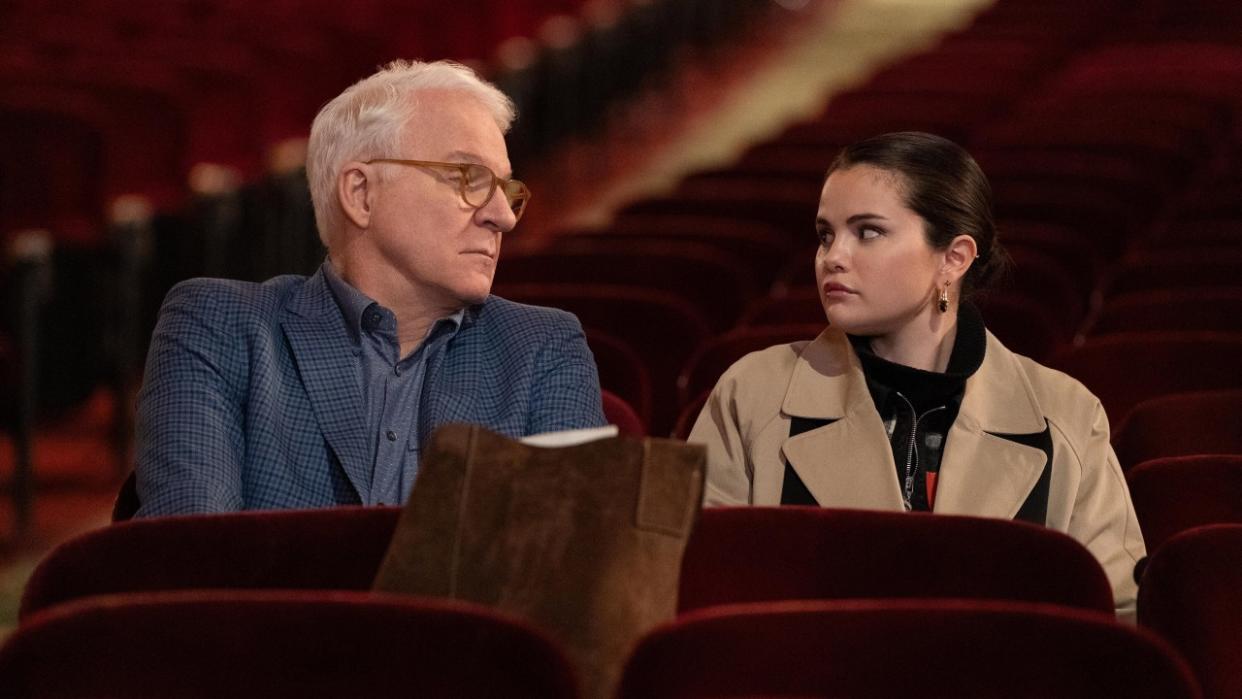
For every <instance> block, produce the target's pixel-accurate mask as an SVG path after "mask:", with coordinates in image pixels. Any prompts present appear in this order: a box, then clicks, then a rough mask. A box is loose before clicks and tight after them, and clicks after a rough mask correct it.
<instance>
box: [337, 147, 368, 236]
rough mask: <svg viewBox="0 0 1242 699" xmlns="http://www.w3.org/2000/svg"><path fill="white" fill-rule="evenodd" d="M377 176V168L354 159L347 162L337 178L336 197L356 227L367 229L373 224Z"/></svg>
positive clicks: (342, 209)
mask: <svg viewBox="0 0 1242 699" xmlns="http://www.w3.org/2000/svg"><path fill="white" fill-rule="evenodd" d="M376 177H377V173H376V170H375V168H373V167H371V166H370V165H367V164H366V163H360V162H357V161H353V162H348V163H345V167H343V168H341V174H340V175H338V176H337V178H336V198H337V201H338V202H340V204H341V212H342V213H344V214H345V218H346V219H348V220H349V222H350V223H352V224H353V225H354V227H356V228H361V229H366V228H367V227H369V226H370V225H371V207H372V204H373V203H374V199H375V185H376Z"/></svg>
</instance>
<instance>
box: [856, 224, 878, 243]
mask: <svg viewBox="0 0 1242 699" xmlns="http://www.w3.org/2000/svg"><path fill="white" fill-rule="evenodd" d="M882 232H883V231H881V230H880V229H879V228H872V227H871V226H864V227H863V228H860V229H858V237H859V238H861V239H863V240H873V239H875V238H879V237H880V234H881V233H882Z"/></svg>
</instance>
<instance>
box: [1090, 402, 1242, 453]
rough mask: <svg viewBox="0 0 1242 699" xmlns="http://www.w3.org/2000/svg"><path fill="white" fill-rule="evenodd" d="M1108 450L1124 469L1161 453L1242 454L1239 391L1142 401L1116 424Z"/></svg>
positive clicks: (1241, 409) (1241, 405)
mask: <svg viewBox="0 0 1242 699" xmlns="http://www.w3.org/2000/svg"><path fill="white" fill-rule="evenodd" d="M1113 448H1114V449H1115V450H1116V452H1117V458H1118V459H1119V460H1120V461H1121V466H1122V468H1126V469H1128V468H1130V467H1132V466H1135V465H1137V464H1139V463H1141V462H1143V461H1147V460H1149V459H1155V458H1159V457H1165V456H1189V455H1191V454H1242V390H1237V389H1235V390H1226V391H1193V392H1190V393H1174V394H1171V395H1167V396H1159V397H1157V398H1150V399H1148V400H1145V401H1143V402H1142V403H1139V404H1138V405H1136V406H1134V409H1133V410H1131V411H1130V413H1129V414H1128V415H1126V417H1125V418H1123V419H1122V420H1121V423H1120V424H1119V425H1117V428H1116V431H1115V432H1114V433H1113Z"/></svg>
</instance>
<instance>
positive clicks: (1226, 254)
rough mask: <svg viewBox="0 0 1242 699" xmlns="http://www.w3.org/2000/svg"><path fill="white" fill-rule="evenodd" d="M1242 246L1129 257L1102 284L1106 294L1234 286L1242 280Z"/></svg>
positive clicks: (1163, 252) (1153, 253)
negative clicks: (1239, 275) (1241, 276)
mask: <svg viewBox="0 0 1242 699" xmlns="http://www.w3.org/2000/svg"><path fill="white" fill-rule="evenodd" d="M1239 269H1242V249H1239V248H1237V247H1220V248H1215V249H1213V248H1195V249H1191V250H1172V251H1160V252H1152V253H1142V254H1136V255H1134V256H1132V257H1129V258H1127V259H1126V260H1125V261H1124V262H1123V263H1122V264H1121V265H1119V266H1118V267H1117V269H1115V270H1114V271H1113V273H1112V274H1111V275H1109V277H1108V278H1107V279H1105V280H1104V281H1103V282H1102V284H1101V286H1102V288H1103V291H1104V294H1105V296H1116V295H1118V294H1122V293H1128V292H1137V291H1156V290H1160V289H1203V288H1222V287H1223V288H1231V287H1237V286H1239V285H1240V284H1242V282H1240V281H1239V278H1238V270H1239Z"/></svg>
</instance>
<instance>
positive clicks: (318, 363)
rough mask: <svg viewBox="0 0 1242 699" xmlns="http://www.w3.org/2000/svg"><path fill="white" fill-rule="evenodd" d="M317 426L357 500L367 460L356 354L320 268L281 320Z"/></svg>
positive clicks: (364, 487)
mask: <svg viewBox="0 0 1242 699" xmlns="http://www.w3.org/2000/svg"><path fill="white" fill-rule="evenodd" d="M281 325H282V327H283V328H284V331H285V337H287V338H288V339H289V346H290V348H291V349H292V351H293V357H294V360H295V361H296V362H297V367H298V372H299V375H300V376H301V378H302V386H303V388H305V389H306V394H307V396H309V398H310V402H311V405H312V406H313V408H314V411H315V418H316V420H318V421H319V429H320V430H321V431H322V432H323V436H324V438H325V439H326V440H327V442H328V445H329V446H330V447H331V448H332V451H333V453H335V454H336V458H337V459H338V460H339V461H340V462H341V466H342V468H344V470H345V475H346V476H347V477H348V478H349V482H350V483H351V484H353V486H354V489H355V490H357V491H358V494H359V497H361V499H362V501H363V502H366V501H367V495H368V494H369V492H370V489H371V463H370V459H368V458H367V442H366V435H365V434H364V429H365V425H364V421H363V416H362V388H361V387H360V386H359V385H358V364H357V356H356V355H355V353H354V344H353V341H352V340H351V339H350V337H349V330H348V329H347V328H346V327H345V323H344V321H343V319H342V316H341V313H340V312H339V308H338V307H337V306H336V301H335V299H333V298H332V292H331V290H330V289H329V288H328V285H327V281H326V280H325V279H324V278H323V271H322V270H320V271H319V272H317V273H315V275H314V276H312V277H311V278H310V279H308V280H307V281H306V283H305V284H304V285H303V286H302V289H301V290H300V291H299V292H298V295H297V297H296V298H294V299H293V300H292V301H291V302H290V304H289V306H288V313H287V314H286V316H285V318H284V319H283V321H282V322H281Z"/></svg>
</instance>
